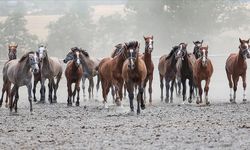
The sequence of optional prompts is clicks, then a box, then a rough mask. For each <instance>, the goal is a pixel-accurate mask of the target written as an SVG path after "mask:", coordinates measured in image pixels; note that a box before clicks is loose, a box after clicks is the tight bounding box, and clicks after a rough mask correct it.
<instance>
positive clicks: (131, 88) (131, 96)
mask: <svg viewBox="0 0 250 150" xmlns="http://www.w3.org/2000/svg"><path fill="white" fill-rule="evenodd" d="M126 86H127V91H128V97H129V106H130V111H131V112H134V85H133V83H131V82H129V83H126Z"/></svg>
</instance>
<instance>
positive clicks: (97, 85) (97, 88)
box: [96, 75, 100, 100]
mask: <svg viewBox="0 0 250 150" xmlns="http://www.w3.org/2000/svg"><path fill="white" fill-rule="evenodd" d="M99 87H100V77H99V75H97V83H96V100H98V91H99Z"/></svg>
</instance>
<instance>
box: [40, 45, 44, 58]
mask: <svg viewBox="0 0 250 150" xmlns="http://www.w3.org/2000/svg"><path fill="white" fill-rule="evenodd" d="M44 50H45V48H44V47H39V58H43V51H44Z"/></svg>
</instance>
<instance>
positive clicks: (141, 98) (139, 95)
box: [137, 84, 145, 114]
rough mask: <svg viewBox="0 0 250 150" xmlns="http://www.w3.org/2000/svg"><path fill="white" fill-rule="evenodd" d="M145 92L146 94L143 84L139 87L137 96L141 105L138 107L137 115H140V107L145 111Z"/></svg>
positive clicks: (138, 103)
mask: <svg viewBox="0 0 250 150" xmlns="http://www.w3.org/2000/svg"><path fill="white" fill-rule="evenodd" d="M143 92H144V88H143V84H141V85H139V92H138V95H137V105H139V107H138V106H137V114H140V107H141V109H142V110H144V109H145V103H144V100H143Z"/></svg>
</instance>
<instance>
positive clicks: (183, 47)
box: [175, 43, 187, 59]
mask: <svg viewBox="0 0 250 150" xmlns="http://www.w3.org/2000/svg"><path fill="white" fill-rule="evenodd" d="M186 55H187V44H186V43H180V44H179V45H178V49H177V52H176V53H175V58H176V59H179V58H182V59H183V58H184V57H185V56H186Z"/></svg>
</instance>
